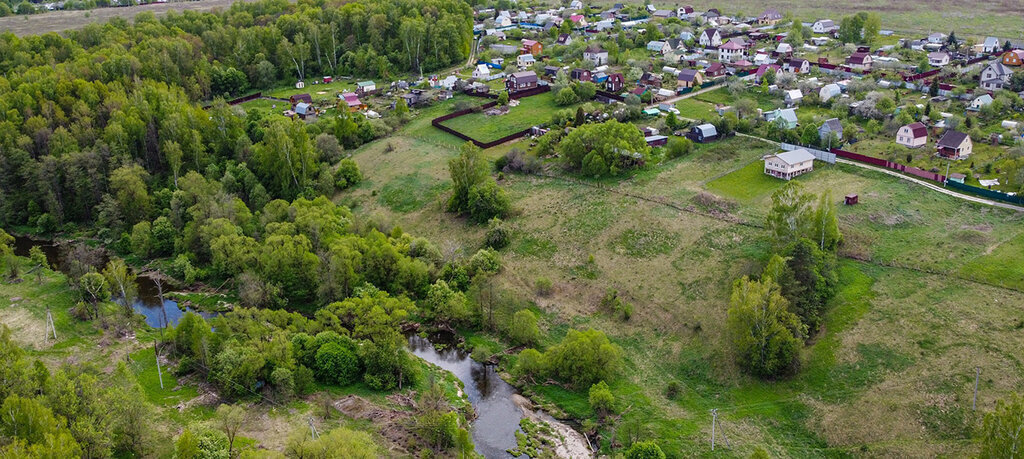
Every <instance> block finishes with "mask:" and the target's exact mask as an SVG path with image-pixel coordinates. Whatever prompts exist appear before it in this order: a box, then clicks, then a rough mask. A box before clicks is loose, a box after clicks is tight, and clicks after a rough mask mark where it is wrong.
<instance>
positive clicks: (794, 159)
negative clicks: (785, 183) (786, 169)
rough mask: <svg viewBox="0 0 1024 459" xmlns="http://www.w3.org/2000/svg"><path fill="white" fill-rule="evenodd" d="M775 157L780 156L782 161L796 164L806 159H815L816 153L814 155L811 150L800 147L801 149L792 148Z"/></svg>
mask: <svg viewBox="0 0 1024 459" xmlns="http://www.w3.org/2000/svg"><path fill="white" fill-rule="evenodd" d="M775 157H776V158H779V160H780V161H782V162H784V163H786V164H789V165H790V166H792V165H794V164H800V163H802V162H805V161H813V160H814V155H812V154H811V152H809V151H807V150H805V149H803V148H799V149H796V150H790V151H787V152H784V153H779V154H777V155H775Z"/></svg>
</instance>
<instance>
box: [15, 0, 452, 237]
mask: <svg viewBox="0 0 1024 459" xmlns="http://www.w3.org/2000/svg"><path fill="white" fill-rule="evenodd" d="M470 24H471V15H470V11H469V8H468V6H467V5H466V4H464V3H462V2H455V1H452V0H437V1H430V2H427V3H423V2H410V1H404V0H372V1H367V2H359V3H350V4H345V5H343V6H341V7H340V8H337V7H333V6H332V5H328V4H325V3H314V4H309V3H303V4H302V5H295V4H290V3H288V2H284V1H277V0H266V1H262V2H257V3H238V4H235V5H233V6H232V7H231V8H230V9H228V10H227V11H223V12H215V13H195V12H185V13H183V14H176V13H171V14H168V15H167V16H165V17H162V18H160V19H156V18H155V17H153V16H152V15H147V14H142V15H140V16H138V17H137V18H136V19H135V21H134V23H133V24H129V23H128V22H127V21H124V20H117V19H115V20H112V21H110V22H108V23H105V24H102V25H101V24H91V25H89V26H86V27H85V28H83V29H81V30H76V31H70V32H68V33H67V36H66V37H62V36H59V35H57V34H53V33H51V34H46V35H42V36H28V37H23V38H20V37H16V36H15V35H13V34H11V33H7V34H3V35H0V72H2V74H3V76H0V225H5V226H9V225H28V226H38V227H39V229H40V230H41V231H44V232H52V231H55V230H58V229H61V228H63V225H65V224H66V223H78V224H81V223H85V224H91V223H93V222H96V221H99V222H100V223H101V226H103V227H105V228H108V229H109V230H111V231H113V234H112V235H111V237H112V238H116V237H118V236H119V235H120V234H121V232H123V231H127V229H129V228H130V226H131V225H134V224H136V223H138V222H139V221H142V220H145V219H149V218H152V217H153V213H154V212H159V211H160V206H161V205H162V204H166V202H167V198H168V197H170V195H171V194H173V193H174V192H175V191H177V190H178V188H179V186H178V185H179V184H180V183H179V182H180V179H181V178H182V177H183V176H184V175H185V174H187V173H188V172H189V171H195V172H199V173H200V174H202V175H204V176H208V177H210V175H209V174H210V173H213V176H216V177H217V178H221V177H222V176H223V175H224V174H225V173H226V172H228V171H229V170H231V175H232V176H233V179H234V180H235V182H233V185H237V186H238V187H246V189H244V190H243V191H244V192H243V193H241V197H243V199H244V200H245V202H246V203H247V204H249V205H254V207H256V208H259V207H261V205H262V204H263V203H265V202H266V201H269V199H270V198H271V197H281V198H285V199H293V198H295V197H296V196H299V195H304V196H307V197H310V198H312V197H315V196H317V195H319V194H327V195H330V194H331V193H332V191H333V189H334V188H335V186H337V187H338V188H345V187H348V186H351V185H352V184H353V180H352V177H353V174H351V172H352V171H351V170H350V168H342V169H344V170H339V171H338V173H337V176H335V175H334V171H333V170H331V169H332V167H333V165H334V163H335V162H336V161H338V160H339V159H340V152H341V151H342V149H344V148H354V147H356V146H359V145H360V144H362V143H365V142H367V141H369V140H372V139H375V138H378V137H381V136H383V135H386V134H387V133H388V132H390V130H391V129H393V128H394V126H395V122H399V121H398V120H397V119H389V120H373V121H370V120H366V119H365V118H364V117H363V116H362V115H358V114H351V115H350V114H347V113H345V114H341V115H340V116H338V117H336V118H333V117H332V118H330V119H327V118H323V119H320V120H318V122H317V123H315V124H311V125H304V124H302V123H298V122H289V121H287V120H284V119H276V118H274V119H260V117H259V116H257V115H255V114H248V115H247V114H246V113H244V112H242V111H241V110H240V109H238V108H236V107H230V106H228V105H226V104H224V103H223V102H217V101H215V102H214V103H213V105H212V106H211V107H210V108H209V109H208V110H203V109H202V108H201V107H200V105H199V103H198V102H199V101H203V100H210V99H213V98H215V97H217V96H221V95H225V94H237V93H241V92H244V91H246V90H247V89H248V88H268V87H272V86H274V85H276V84H278V82H279V81H281V80H282V79H285V80H287V81H293V80H292V79H293V78H294V77H295V76H296V74H300V75H301V76H300V78H301V77H304V76H305V74H307V73H308V74H312V75H321V74H356V75H362V76H384V75H386V74H388V73H390V72H393V71H394V72H397V71H401V72H405V71H413V70H415V71H416V72H419V71H429V70H433V69H437V68H440V67H444V66H447V65H449V64H451V63H453V62H461V61H462V60H463V59H464V58H465V56H466V55H467V53H468V49H469V43H470V41H471V25H470ZM410 56H412V57H413V61H410ZM227 161H234V163H235V165H226V164H225V163H226V162H227ZM355 176H356V177H358V174H355ZM253 178H255V179H253ZM228 191H229V192H236V190H228ZM154 193H163V194H162V195H159V196H152V194H154ZM125 226H127V227H128V228H125Z"/></svg>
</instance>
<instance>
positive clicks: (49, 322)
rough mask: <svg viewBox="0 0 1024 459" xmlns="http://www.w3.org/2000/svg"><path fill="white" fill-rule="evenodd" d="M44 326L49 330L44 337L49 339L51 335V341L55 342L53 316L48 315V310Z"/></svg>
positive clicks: (55, 330)
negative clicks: (51, 334)
mask: <svg viewBox="0 0 1024 459" xmlns="http://www.w3.org/2000/svg"><path fill="white" fill-rule="evenodd" d="M46 326H47V327H49V328H50V330H49V332H48V333H46V337H47V338H49V337H50V333H53V340H54V341H57V327H55V326H53V315H51V314H50V308H46Z"/></svg>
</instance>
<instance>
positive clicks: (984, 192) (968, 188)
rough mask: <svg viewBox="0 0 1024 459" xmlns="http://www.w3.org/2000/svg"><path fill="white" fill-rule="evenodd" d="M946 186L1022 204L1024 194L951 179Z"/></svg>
mask: <svg viewBox="0 0 1024 459" xmlns="http://www.w3.org/2000/svg"><path fill="white" fill-rule="evenodd" d="M946 186H947V187H949V188H953V189H957V190H961V191H967V192H970V193H974V194H976V195H978V196H983V197H986V198H989V199H996V200H999V201H1003V202H1008V203H1011V204H1024V196H1018V195H1012V194H1007V193H1003V192H1002V191H996V190H989V189H986V188H979V187H976V186H971V185H966V184H963V183H960V182H954V181H952V180H950V181H948V182H946Z"/></svg>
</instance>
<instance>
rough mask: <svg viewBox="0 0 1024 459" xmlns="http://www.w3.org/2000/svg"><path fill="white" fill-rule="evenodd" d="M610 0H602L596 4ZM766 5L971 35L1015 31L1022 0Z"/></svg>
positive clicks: (707, 2)
mask: <svg viewBox="0 0 1024 459" xmlns="http://www.w3.org/2000/svg"><path fill="white" fill-rule="evenodd" d="M613 3H615V2H613V1H611V0H602V1H600V2H597V4H599V5H602V6H603V5H605V4H607V5H611V4H613ZM692 5H693V7H694V9H696V10H697V11H706V10H707V9H708V8H719V9H721V10H722V13H723V14H729V15H732V14H738V15H740V16H757V15H759V14H761V12H762V11H764V9H765V8H766V6H765V4H764V3H763V2H759V1H755V0H737V1H732V2H729V3H728V4H723V3H722V2H721V1H715V0H700V1H696V2H692ZM770 6H771V7H772V8H775V9H778V10H779V11H781V12H783V13H792V14H793V15H794V16H796V17H797V18H799V19H801V20H803V21H805V22H813V21H815V20H817V19H821V18H831V19H833V20H835V21H836V22H837V23H838V21H839V20H840V19H842V16H845V15H850V14H854V13H857V12H859V11H875V12H878V13H880V14H881V16H882V28H883V29H891V30H898V31H906V32H917V33H924V34H927V33H930V32H936V31H942V32H943V33H949V31H950V30H955V31H956V34H957V36H965V35H974V36H979V37H985V36H989V35H995V36H999V37H1006V38H1012V37H1017V36H1018V35H1019V34H1020V24H1019V23H1018V21H1016V19H1015V18H1019V17H1020V16H1021V14H1022V13H1024V5H1022V4H1021V3H1020V2H1014V1H1012V0H1003V1H998V2H989V3H975V2H955V1H952V0H941V1H927V0H910V1H902V2H899V3H893V2H887V1H883V0H855V1H851V2H841V3H836V2H831V1H828V0H779V1H775V2H772V3H771V5H770Z"/></svg>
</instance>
